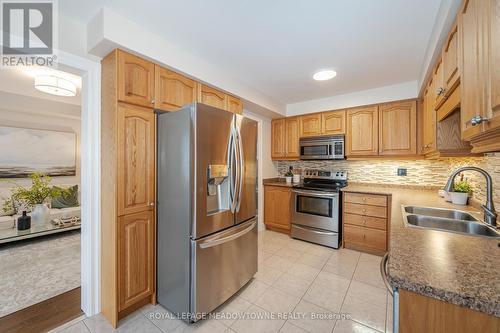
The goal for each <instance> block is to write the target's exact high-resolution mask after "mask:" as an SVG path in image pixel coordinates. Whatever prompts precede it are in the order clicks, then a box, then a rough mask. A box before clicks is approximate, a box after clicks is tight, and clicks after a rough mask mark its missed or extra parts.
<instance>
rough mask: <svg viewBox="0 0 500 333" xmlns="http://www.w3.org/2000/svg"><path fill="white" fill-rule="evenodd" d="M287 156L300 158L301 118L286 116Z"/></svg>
mask: <svg viewBox="0 0 500 333" xmlns="http://www.w3.org/2000/svg"><path fill="white" fill-rule="evenodd" d="M285 119H286V120H285V129H286V130H285V157H286V158H288V159H298V158H299V156H300V150H299V118H297V117H291V118H285Z"/></svg>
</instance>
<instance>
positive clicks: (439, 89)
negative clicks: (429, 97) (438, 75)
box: [436, 87, 446, 96]
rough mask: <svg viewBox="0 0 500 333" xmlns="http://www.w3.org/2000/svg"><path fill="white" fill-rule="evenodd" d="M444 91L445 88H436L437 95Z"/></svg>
mask: <svg viewBox="0 0 500 333" xmlns="http://www.w3.org/2000/svg"><path fill="white" fill-rule="evenodd" d="M445 91H446V89H444V88H443V87H439V88H437V90H436V93H437V94H438V96H440V95H442V94H443V93H444V92H445Z"/></svg>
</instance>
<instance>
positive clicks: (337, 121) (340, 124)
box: [321, 110, 346, 135]
mask: <svg viewBox="0 0 500 333" xmlns="http://www.w3.org/2000/svg"><path fill="white" fill-rule="evenodd" d="M345 114H346V111H345V110H339V111H328V112H323V113H321V134H325V135H336V134H345Z"/></svg>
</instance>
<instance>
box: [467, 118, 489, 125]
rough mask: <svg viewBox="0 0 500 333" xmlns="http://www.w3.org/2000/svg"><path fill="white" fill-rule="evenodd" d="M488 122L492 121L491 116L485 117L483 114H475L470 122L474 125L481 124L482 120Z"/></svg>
mask: <svg viewBox="0 0 500 333" xmlns="http://www.w3.org/2000/svg"><path fill="white" fill-rule="evenodd" d="M485 121H486V122H488V121H490V119H489V118H483V117H482V116H474V117H472V118H471V119H470V123H471V125H472V126H476V125H479V124H481V123H482V122H485Z"/></svg>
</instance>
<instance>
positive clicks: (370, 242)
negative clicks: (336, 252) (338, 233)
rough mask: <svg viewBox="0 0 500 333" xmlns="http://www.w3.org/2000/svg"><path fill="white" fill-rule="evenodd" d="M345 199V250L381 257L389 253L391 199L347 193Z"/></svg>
mask: <svg viewBox="0 0 500 333" xmlns="http://www.w3.org/2000/svg"><path fill="white" fill-rule="evenodd" d="M343 198H344V200H343V209H342V211H343V214H344V216H343V223H342V228H343V239H344V241H343V246H344V248H348V249H354V250H357V251H361V252H367V253H373V254H377V255H383V254H384V253H385V252H387V250H388V245H389V230H390V222H389V221H390V215H389V214H390V211H391V196H388V195H385V194H373V193H363V192H345V193H344V195H343Z"/></svg>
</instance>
